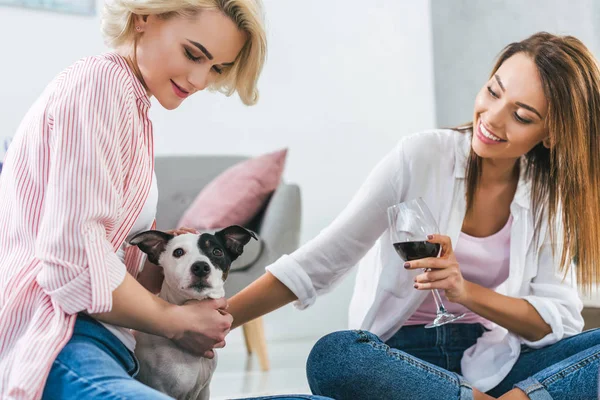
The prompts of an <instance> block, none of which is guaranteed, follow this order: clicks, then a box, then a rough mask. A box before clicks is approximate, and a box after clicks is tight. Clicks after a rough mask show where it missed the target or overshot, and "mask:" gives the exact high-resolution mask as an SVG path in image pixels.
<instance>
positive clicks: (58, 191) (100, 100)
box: [36, 63, 130, 314]
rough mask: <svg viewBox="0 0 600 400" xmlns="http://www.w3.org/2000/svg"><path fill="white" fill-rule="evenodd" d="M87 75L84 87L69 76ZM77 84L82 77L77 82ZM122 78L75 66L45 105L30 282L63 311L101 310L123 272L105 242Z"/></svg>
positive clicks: (120, 143) (119, 176)
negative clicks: (42, 178) (42, 184)
mask: <svg viewBox="0 0 600 400" xmlns="http://www.w3.org/2000/svg"><path fill="white" fill-rule="evenodd" d="M77 74H84V75H86V79H85V80H84V81H86V82H87V84H86V85H70V84H69V82H68V79H69V77H70V76H75V75H77ZM77 81H79V82H80V81H81V79H77ZM126 84H127V83H126V78H125V76H123V75H122V74H121V72H120V71H118V70H115V69H114V67H113V66H111V65H110V64H108V63H107V64H102V63H100V64H93V65H91V66H90V65H80V66H77V67H74V68H73V70H72V71H71V72H70V74H67V76H66V77H65V80H64V81H63V82H61V84H60V85H62V86H60V87H58V88H57V89H56V90H55V95H54V96H55V98H54V99H52V100H51V101H50V102H49V106H48V109H47V119H48V132H47V134H48V136H47V137H48V142H49V148H48V154H46V155H45V157H46V158H45V159H47V160H48V161H47V162H48V167H47V171H48V174H47V185H46V196H45V198H44V207H43V215H42V216H41V219H40V226H39V231H38V235H37V240H36V258H37V260H38V262H39V263H40V265H41V268H40V270H39V273H38V274H37V282H38V284H39V285H40V286H41V287H42V289H43V290H44V291H45V293H46V294H48V295H49V296H50V297H51V299H52V301H53V303H54V304H55V305H56V306H58V307H60V308H61V309H62V310H63V311H64V312H66V313H68V314H73V313H77V312H79V311H84V310H85V311H87V312H89V313H100V312H108V311H110V310H111V308H112V292H113V291H114V289H115V288H117V287H118V286H119V285H120V284H121V282H122V281H123V279H124V278H125V274H126V267H125V265H124V264H123V262H122V261H121V260H120V259H119V258H118V257H117V255H116V254H115V251H114V249H113V247H112V245H111V244H110V242H109V240H108V238H107V231H110V230H114V228H115V224H116V223H117V221H118V219H119V217H120V212H121V209H122V202H123V198H124V193H123V192H124V189H123V188H124V179H125V178H124V172H123V170H124V168H123V165H122V159H121V158H122V155H123V148H124V147H125V146H126V144H127V143H126V141H125V139H123V138H124V137H126V135H124V134H123V132H124V131H126V130H127V129H128V122H127V121H128V113H129V112H130V111H129V110H130V108H129V107H128V103H129V102H128V101H127V91H126V90H125V87H126Z"/></svg>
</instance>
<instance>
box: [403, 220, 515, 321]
mask: <svg viewBox="0 0 600 400" xmlns="http://www.w3.org/2000/svg"><path fill="white" fill-rule="evenodd" d="M511 226H512V216H511V217H510V218H509V219H508V221H507V223H506V225H505V226H504V228H502V229H501V230H500V231H499V232H497V233H495V234H493V235H492V236H488V237H484V238H477V237H473V236H469V235H467V234H466V233H463V232H461V233H460V236H459V239H458V243H457V244H456V246H455V249H454V254H455V255H456V259H457V260H458V263H459V265H460V270H461V272H462V275H463V277H464V279H466V280H468V281H470V282H473V283H476V284H478V285H481V286H483V287H486V288H489V289H495V288H497V287H498V286H499V285H500V284H501V283H502V282H504V281H505V280H506V279H507V278H508V272H509V265H510V228H511ZM440 295H441V297H442V301H443V302H444V306H445V307H446V309H447V310H448V311H449V312H451V313H452V314H454V315H459V314H463V313H465V314H466V315H465V317H463V318H461V319H459V320H457V321H456V323H461V324H474V323H480V324H482V325H484V326H486V327H489V326H490V322H489V321H488V320H486V319H485V318H483V317H481V316H479V315H477V314H475V313H473V312H471V311H470V310H469V309H468V308H466V307H463V306H461V305H460V304H456V303H451V302H450V301H448V299H447V298H446V296H445V294H444V291H440ZM435 315H436V305H435V301H434V300H433V295H432V294H431V293H429V295H428V296H427V297H426V298H425V301H424V302H423V303H422V304H421V305H420V306H419V308H418V309H417V311H415V313H414V314H413V315H412V316H411V317H410V318H409V319H408V321H406V323H405V324H404V325H424V324H428V323H430V322H431V321H433V320H434V318H435Z"/></svg>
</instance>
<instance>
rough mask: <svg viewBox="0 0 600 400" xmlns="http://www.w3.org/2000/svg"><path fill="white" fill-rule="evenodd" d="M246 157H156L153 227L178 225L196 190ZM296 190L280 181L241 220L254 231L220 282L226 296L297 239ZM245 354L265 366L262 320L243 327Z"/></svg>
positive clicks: (290, 248)
mask: <svg viewBox="0 0 600 400" xmlns="http://www.w3.org/2000/svg"><path fill="white" fill-rule="evenodd" d="M245 159H247V158H246V157H241V156H166V157H165V156H163V157H156V160H155V168H154V169H155V171H156V179H157V183H158V209H157V214H156V227H157V229H159V230H168V229H173V228H178V226H177V224H178V222H179V220H180V218H181V217H182V215H183V214H184V212H185V211H186V210H187V208H188V207H189V206H190V204H191V203H192V202H193V201H194V199H195V198H196V196H197V195H198V193H199V192H200V190H202V188H203V187H204V186H206V184H208V183H209V182H210V181H212V180H213V179H214V178H215V177H216V176H217V175H219V174H220V173H221V172H223V171H224V170H226V169H227V168H229V167H231V166H232V165H234V164H236V163H238V162H240V161H242V160H245ZM300 200H301V199H300V188H299V187H298V186H297V185H293V184H287V183H284V182H282V183H280V185H279V187H278V188H277V190H275V192H274V193H273V194H272V195H271V197H270V198H269V200H268V201H267V204H266V205H265V207H264V208H263V209H262V210H261V211H260V212H258V213H257V215H255V216H254V218H253V220H252V221H250V222H249V223H248V224H246V228H248V229H251V230H253V231H254V232H256V233H257V234H258V237H259V241H258V242H257V241H254V240H252V241H250V243H249V244H248V245H247V246H245V248H244V254H243V255H242V256H241V257H240V258H239V259H237V260H236V261H235V262H234V263H233V265H232V266H231V272H230V273H229V276H228V278H227V281H226V282H225V293H226V297H228V298H229V297H231V296H233V295H234V294H236V293H238V292H239V291H240V290H242V289H243V288H245V287H246V286H248V284H250V283H251V282H253V281H254V280H256V279H257V278H258V277H260V276H261V275H262V274H263V273H264V272H265V267H266V266H267V265H269V264H271V263H273V262H274V261H275V260H277V259H278V258H279V257H281V256H282V255H283V254H289V253H291V252H293V251H294V250H295V249H296V248H297V247H298V245H299V242H300V220H301V215H302V208H301V202H300ZM242 328H243V332H244V337H245V342H246V347H247V349H248V354H250V353H256V355H257V356H258V359H259V362H260V366H261V368H262V370H263V371H266V370H268V369H269V360H268V353H267V345H266V339H265V333H264V326H263V321H262V318H258V319H256V320H254V321H251V322H249V323H247V324H245V325H244V326H243V327H242Z"/></svg>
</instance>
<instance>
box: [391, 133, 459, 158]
mask: <svg viewBox="0 0 600 400" xmlns="http://www.w3.org/2000/svg"><path fill="white" fill-rule="evenodd" d="M467 137H468V135H467V133H464V132H462V131H460V130H456V129H430V130H426V131H421V132H416V133H412V134H409V135H406V136H404V137H402V138H401V139H400V141H399V143H398V147H399V148H400V149H401V151H402V156H403V157H405V158H406V160H407V161H410V160H411V159H419V160H420V161H421V162H422V161H426V160H428V159H429V160H443V159H449V160H454V159H455V157H456V154H457V153H461V152H462V151H463V150H462V149H463V148H464V147H465V145H466V143H465V141H466V140H468V138H467Z"/></svg>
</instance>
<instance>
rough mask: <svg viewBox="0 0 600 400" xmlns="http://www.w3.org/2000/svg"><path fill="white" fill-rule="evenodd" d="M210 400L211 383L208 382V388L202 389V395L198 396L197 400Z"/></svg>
mask: <svg viewBox="0 0 600 400" xmlns="http://www.w3.org/2000/svg"><path fill="white" fill-rule="evenodd" d="M209 399H210V382H208V384H207V385H206V386H204V389H202V391H201V392H200V394H199V395H198V397H197V398H196V400H209Z"/></svg>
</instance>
